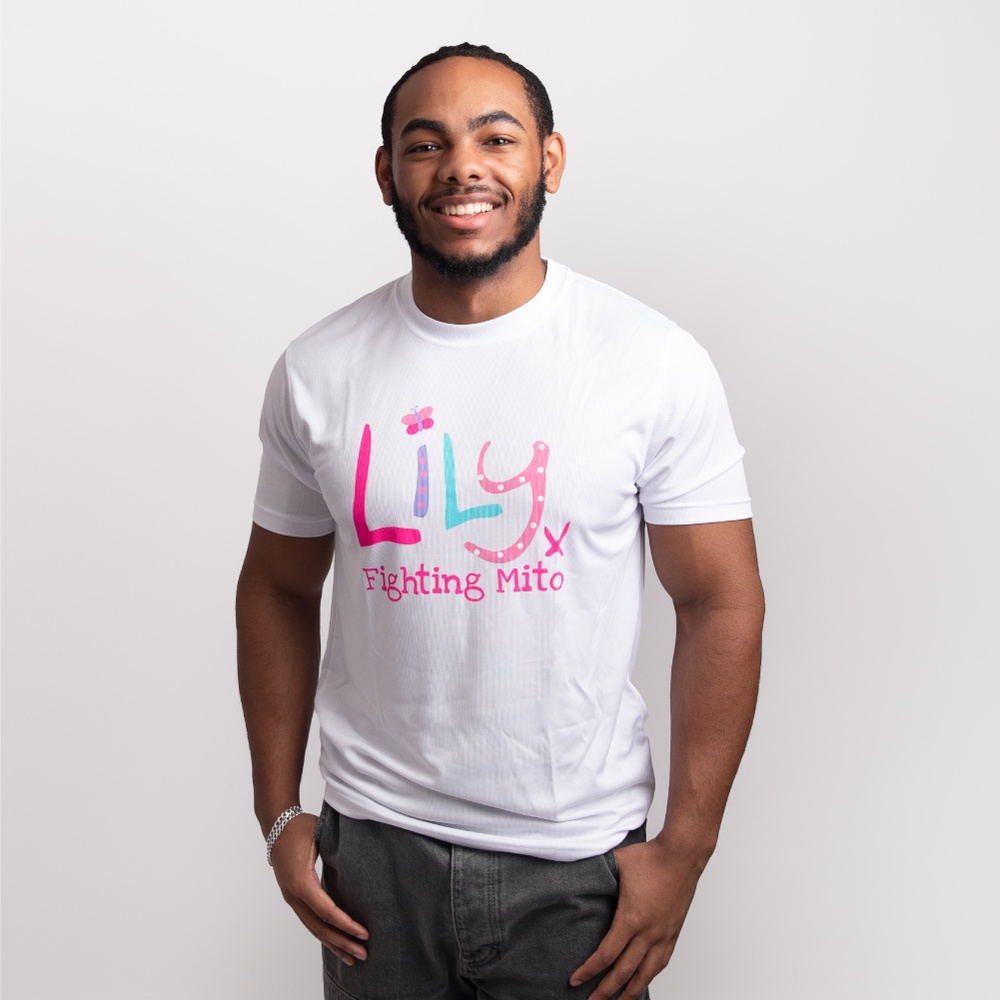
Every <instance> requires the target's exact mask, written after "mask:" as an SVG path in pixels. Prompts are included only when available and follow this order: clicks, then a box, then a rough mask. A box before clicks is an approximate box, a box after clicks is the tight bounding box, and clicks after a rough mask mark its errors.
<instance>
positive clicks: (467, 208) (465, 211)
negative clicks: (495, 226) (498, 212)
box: [441, 201, 493, 215]
mask: <svg viewBox="0 0 1000 1000" xmlns="http://www.w3.org/2000/svg"><path fill="white" fill-rule="evenodd" d="M492 211H493V206H492V205H491V204H490V203H489V202H488V201H482V202H480V201H474V202H473V203H472V204H471V205H445V206H444V208H442V209H441V214H442V215H478V214H479V213H481V212H492Z"/></svg>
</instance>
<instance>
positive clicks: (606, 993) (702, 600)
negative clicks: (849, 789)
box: [570, 520, 764, 1000]
mask: <svg viewBox="0 0 1000 1000" xmlns="http://www.w3.org/2000/svg"><path fill="white" fill-rule="evenodd" d="M647 530H648V533H649V548H650V552H651V553H652V556H653V565H654V566H655V568H656V574H657V576H658V577H659V579H660V582H661V583H662V584H663V586H664V588H665V589H666V591H667V593H668V594H669V595H670V597H671V598H672V600H673V603H674V609H675V611H676V615H677V641H676V645H675V647H674V657H673V667H672V674H671V681H670V718H671V722H670V783H669V789H668V793H667V815H666V819H665V820H664V824H663V829H662V831H661V832H660V833H659V834H658V835H657V836H656V837H655V838H654V839H653V840H651V841H649V842H648V843H644V844H633V845H632V846H629V847H623V848H619V849H618V850H617V851H616V857H617V860H618V869H619V873H620V893H619V898H618V908H617V910H616V912H615V917H614V920H613V922H612V924H611V928H610V929H609V931H608V933H607V934H606V935H605V936H604V939H603V940H602V941H601V943H600V945H598V948H597V950H596V951H595V952H594V953H593V954H592V955H591V956H590V957H589V958H588V959H587V961H586V962H584V964H583V965H581V966H580V968H579V969H577V970H576V972H574V973H573V976H572V977H571V979H570V983H571V984H572V985H574V986H575V985H578V984H580V983H583V982H586V981H587V980H588V979H591V978H592V977H594V976H596V975H598V974H600V973H602V972H605V970H607V971H606V973H605V975H604V977H603V979H601V981H600V984H599V985H598V987H597V989H596V990H594V992H593V993H592V994H591V1000H607V998H609V997H611V996H613V995H614V994H615V993H617V991H618V990H622V989H623V987H624V989H623V992H622V994H621V997H622V1000H633V998H635V997H638V996H640V995H641V993H642V991H643V990H644V989H645V988H646V987H647V986H648V985H649V983H650V981H651V980H652V979H653V977H654V976H655V975H656V974H657V973H658V972H660V971H661V970H662V969H663V968H664V967H665V966H666V964H667V962H669V961H670V956H671V954H672V952H673V950H674V945H675V944H676V942H677V936H678V934H680V930H681V926H682V925H683V923H684V918H685V917H686V915H687V912H688V908H689V907H690V905H691V900H692V898H693V896H694V891H695V888H696V886H697V884H698V879H699V878H700V876H701V873H702V872H703V871H704V869H705V866H706V865H707V863H708V860H709V858H710V857H711V855H712V852H713V850H714V849H715V844H716V840H717V839H718V835H719V828H720V826H721V824H722V814H723V811H724V810H725V807H726V799H727V798H728V796H729V790H730V788H731V787H732V783H733V779H734V778H735V776H736V770H737V768H738V767H739V763H740V758H741V757H742V756H743V750H744V748H745V747H746V742H747V737H748V735H749V733H750V724H751V722H752V721H753V714H754V706H755V705H756V701H757V685H758V680H759V677H760V651H761V629H762V626H763V620H764V594H763V590H762V588H761V583H760V575H759V573H758V570H757V554H756V549H755V546H754V538H753V528H752V526H751V522H750V521H749V520H743V521H724V522H720V523H716V524H690V525H648V526H647Z"/></svg>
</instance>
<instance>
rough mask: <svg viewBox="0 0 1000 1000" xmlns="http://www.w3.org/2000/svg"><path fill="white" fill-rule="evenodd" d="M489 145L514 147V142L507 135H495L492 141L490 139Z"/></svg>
mask: <svg viewBox="0 0 1000 1000" xmlns="http://www.w3.org/2000/svg"><path fill="white" fill-rule="evenodd" d="M487 143H488V144H489V145H492V146H510V145H513V143H514V140H513V139H509V138H507V136H505V135H495V136H493V138H492V139H488V140H487Z"/></svg>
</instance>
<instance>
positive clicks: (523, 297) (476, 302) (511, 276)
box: [413, 244, 545, 326]
mask: <svg viewBox="0 0 1000 1000" xmlns="http://www.w3.org/2000/svg"><path fill="white" fill-rule="evenodd" d="M544 282H545V262H544V261H543V260H542V258H541V255H540V254H539V252H538V247H537V244H535V245H531V246H528V247H525V249H524V250H523V251H522V252H521V253H519V254H518V255H517V257H515V258H514V259H513V260H512V261H510V262H509V263H507V264H504V266H503V267H501V268H500V270H499V271H497V273H496V274H494V275H492V276H490V277H489V278H478V279H475V280H471V281H450V280H449V279H447V278H443V277H441V275H440V274H438V273H437V271H435V270H434V268H432V267H431V266H430V265H429V264H428V263H427V262H426V261H424V260H422V259H421V258H420V257H417V256H415V255H414V257H413V301H414V302H415V303H416V306H417V308H418V309H419V310H420V311H421V312H422V313H423V314H424V315H425V316H430V318H431V319H436V320H438V321H439V322H441V323H454V324H457V325H462V326H464V325H466V324H469V323H485V322H486V321H487V320H490V319H496V318H497V317H498V316H504V315H506V314H507V313H509V312H513V311H514V310H515V309H518V308H519V307H520V306H523V305H524V304H525V302H528V301H530V300H531V299H533V298H534V297H535V296H536V295H537V294H538V292H539V291H540V289H541V287H542V285H543V283H544Z"/></svg>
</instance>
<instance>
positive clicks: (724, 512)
mask: <svg viewBox="0 0 1000 1000" xmlns="http://www.w3.org/2000/svg"><path fill="white" fill-rule="evenodd" d="M642 516H643V518H644V520H645V521H646V523H647V524H714V523H716V522H721V521H745V520H747V519H749V518H750V517H751V516H752V514H751V510H750V503H749V501H739V502H735V503H731V504H718V503H713V504H711V505H709V506H706V505H703V504H696V503H692V504H679V505H678V506H676V507H669V508H660V509H658V510H647V509H646V508H643V512H642Z"/></svg>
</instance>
